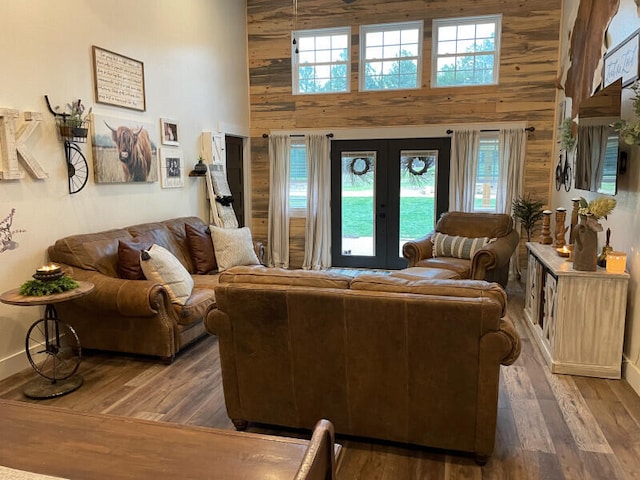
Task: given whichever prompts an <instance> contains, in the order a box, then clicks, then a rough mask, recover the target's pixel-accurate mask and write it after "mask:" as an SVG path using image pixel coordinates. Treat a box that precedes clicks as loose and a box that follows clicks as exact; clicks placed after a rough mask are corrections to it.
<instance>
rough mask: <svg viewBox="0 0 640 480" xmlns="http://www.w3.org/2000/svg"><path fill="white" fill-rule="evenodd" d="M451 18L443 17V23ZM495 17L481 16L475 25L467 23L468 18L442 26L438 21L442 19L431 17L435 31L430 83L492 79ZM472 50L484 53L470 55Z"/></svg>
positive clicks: (474, 82)
mask: <svg viewBox="0 0 640 480" xmlns="http://www.w3.org/2000/svg"><path fill="white" fill-rule="evenodd" d="M488 18H491V20H492V21H488ZM494 18H495V20H493V19H494ZM453 21H455V20H447V23H449V22H453ZM499 21H500V17H499V16H495V17H483V18H481V19H478V23H477V25H476V24H475V23H471V22H472V19H459V22H460V23H459V24H458V25H457V26H454V25H446V26H445V25H438V23H441V22H442V21H439V20H434V22H433V23H434V28H433V30H434V32H438V38H436V39H435V41H436V42H437V48H436V51H435V53H434V59H433V62H432V68H433V70H434V71H433V75H434V76H433V80H434V86H436V87H440V86H447V85H483V84H492V83H496V81H497V78H498V76H497V68H498V65H497V64H496V60H497V54H498V51H497V50H499V38H497V36H496V34H497V33H498V34H499V32H496V31H497V29H498V22H499ZM476 52H486V53H487V55H474V53H476ZM453 55H455V57H452V56H453ZM452 58H454V59H453V60H452ZM488 70H490V71H491V72H490V73H489V72H488Z"/></svg>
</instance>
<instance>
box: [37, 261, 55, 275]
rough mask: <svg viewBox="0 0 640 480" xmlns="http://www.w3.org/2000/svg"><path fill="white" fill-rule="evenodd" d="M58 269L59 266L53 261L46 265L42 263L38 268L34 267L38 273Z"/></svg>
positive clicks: (53, 271) (52, 271) (51, 271)
mask: <svg viewBox="0 0 640 480" xmlns="http://www.w3.org/2000/svg"><path fill="white" fill-rule="evenodd" d="M59 271H60V266H59V265H56V264H55V263H50V264H48V265H43V266H41V267H40V268H37V269H36V272H38V273H57V272H59Z"/></svg>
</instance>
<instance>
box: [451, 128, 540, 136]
mask: <svg viewBox="0 0 640 480" xmlns="http://www.w3.org/2000/svg"><path fill="white" fill-rule="evenodd" d="M524 130H525V131H526V132H535V131H536V127H526V128H525V129H524ZM480 131H481V132H499V131H500V129H498V128H494V129H484V130H480ZM452 133H453V130H447V135H451V134H452Z"/></svg>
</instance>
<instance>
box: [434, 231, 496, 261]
mask: <svg viewBox="0 0 640 480" xmlns="http://www.w3.org/2000/svg"><path fill="white" fill-rule="evenodd" d="M431 241H432V242H433V256H434V257H455V258H466V259H471V258H473V256H474V255H475V254H476V252H477V251H478V250H480V249H481V248H482V247H484V246H485V245H487V244H488V243H489V242H491V239H490V238H488V237H477V238H469V237H456V236H452V235H446V234H444V233H440V232H436V233H435V234H434V235H433V237H432V240H431Z"/></svg>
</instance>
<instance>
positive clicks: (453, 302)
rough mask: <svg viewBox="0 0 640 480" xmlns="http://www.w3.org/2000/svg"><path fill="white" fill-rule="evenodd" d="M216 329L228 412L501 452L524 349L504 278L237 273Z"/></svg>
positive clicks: (214, 319) (210, 319) (224, 278)
mask: <svg viewBox="0 0 640 480" xmlns="http://www.w3.org/2000/svg"><path fill="white" fill-rule="evenodd" d="M215 291H216V300H217V304H216V306H215V307H214V306H212V307H210V308H209V312H208V313H207V316H206V318H205V327H206V329H207V330H208V331H209V332H210V333H212V334H215V335H217V336H218V339H219V349H220V362H221V367H222V380H223V387H224V397H225V402H226V408H227V413H228V415H229V417H230V418H231V419H232V420H233V422H234V424H235V425H236V427H237V428H239V429H243V428H245V427H246V425H247V422H257V423H264V424H272V425H282V426H287V427H296V428H307V429H311V428H313V426H314V424H315V422H316V421H317V419H318V418H326V419H328V420H329V421H331V422H332V423H333V425H334V426H335V430H336V433H341V434H348V435H355V436H363V437H372V438H379V439H385V440H391V441H397V442H406V443H413V444H418V445H424V446H429V447H437V448H442V449H451V450H460V451H466V452H473V453H474V454H475V455H476V458H477V460H478V461H479V462H482V461H484V460H486V457H487V456H488V455H490V454H491V453H492V451H493V448H494V442H495V433H496V416H497V403H498V386H499V376H500V365H501V364H503V365H509V364H511V363H512V362H513V361H515V359H516V358H517V357H518V355H519V353H520V340H519V336H518V334H517V332H516V331H515V329H514V325H513V323H512V322H511V320H509V319H508V318H505V317H504V314H505V308H506V301H507V300H506V295H505V292H504V290H503V289H502V288H501V287H500V286H499V285H498V284H496V283H488V282H485V281H477V280H450V279H446V280H442V279H435V280H433V279H430V280H423V279H414V280H411V279H408V278H402V277H396V276H393V275H389V276H385V275H377V274H362V275H360V276H358V277H356V278H351V277H348V276H344V275H339V274H332V273H327V272H318V271H303V270H281V269H267V268H263V267H258V268H255V269H252V270H249V269H248V268H246V267H234V268H232V269H230V270H228V271H225V272H223V273H221V274H220V282H219V284H218V285H217V286H216V287H215Z"/></svg>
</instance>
